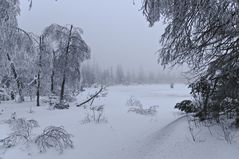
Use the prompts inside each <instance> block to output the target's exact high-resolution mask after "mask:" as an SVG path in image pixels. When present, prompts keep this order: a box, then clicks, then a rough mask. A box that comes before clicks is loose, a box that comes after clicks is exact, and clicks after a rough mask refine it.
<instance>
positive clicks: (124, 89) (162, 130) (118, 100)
mask: <svg viewBox="0 0 239 159" xmlns="http://www.w3.org/2000/svg"><path fill="white" fill-rule="evenodd" d="M93 92H94V91H93ZM131 96H134V97H135V98H137V99H139V100H140V101H141V102H142V104H143V105H144V106H145V107H147V106H151V105H159V108H158V113H157V114H156V115H155V116H143V115H139V114H135V113H133V112H128V109H129V106H127V105H126V102H127V100H128V99H129V98H130V97H131ZM84 98H85V95H82V94H81V95H79V96H78V102H79V101H82V100H83V99H84ZM185 98H190V96H189V90H188V89H187V87H186V86H185V85H179V84H178V85H175V88H174V89H171V88H170V87H169V85H141V86H114V87H109V88H108V95H107V97H106V98H102V99H100V100H97V101H96V103H99V104H105V114H104V116H105V117H106V118H107V121H108V122H107V123H101V124H94V123H88V124H82V120H83V119H84V118H85V111H84V110H83V108H79V107H76V106H75V104H76V103H72V104H71V107H70V109H69V110H49V109H48V107H47V106H41V107H35V106H34V104H35V103H32V102H26V103H21V104H16V103H14V102H10V103H9V102H5V103H1V105H0V110H3V111H2V115H0V120H1V121H2V120H6V119H9V117H10V115H11V114H12V113H13V112H16V113H17V116H18V117H24V118H27V119H35V120H37V121H39V124H40V128H37V129H35V130H34V134H39V133H40V132H41V131H42V130H43V129H44V128H45V127H46V126H50V125H55V126H64V128H65V129H66V130H67V131H68V132H69V133H71V134H72V135H73V138H72V140H73V142H74V148H73V149H68V150H66V151H64V153H63V154H59V153H58V152H56V151H54V150H50V151H48V152H47V153H39V151H38V150H37V149H36V147H34V146H32V145H30V146H28V147H26V146H25V145H19V146H17V147H15V148H13V149H9V150H7V151H5V152H4V151H0V158H1V157H2V158H4V159H13V158H19V159H28V158H29V159H41V158H44V159H52V158H58V159H75V158H84V159H161V158H162V159H173V158H182V159H183V158H186V159H187V158H188V159H189V158H190V159H191V158H208V159H213V158H215V159H217V158H219V157H221V159H223V158H225V157H226V155H228V154H229V153H230V154H231V158H232V159H233V158H235V157H234V156H239V151H238V150H239V149H238V147H237V145H236V144H232V145H228V144H226V143H225V141H222V140H218V139H216V138H213V137H210V136H208V139H207V140H206V141H205V142H198V143H194V142H192V139H191V138H190V134H189V132H188V125H187V121H186V119H185V118H184V117H183V115H181V114H180V113H179V112H178V111H176V110H174V109H173V107H174V105H175V103H176V102H179V101H181V100H183V99H185ZM31 107H32V108H31ZM30 108H31V109H32V110H33V111H34V113H29V110H30ZM8 133H9V128H8V127H7V125H6V124H3V123H1V124H0V138H3V137H5V136H6V135H7V134H8ZM202 136H203V134H202ZM203 137H204V136H203ZM198 149H200V151H198ZM222 150H223V151H222ZM224 151H226V153H223V152H224ZM210 152H216V153H214V154H211V155H207V154H206V153H210Z"/></svg>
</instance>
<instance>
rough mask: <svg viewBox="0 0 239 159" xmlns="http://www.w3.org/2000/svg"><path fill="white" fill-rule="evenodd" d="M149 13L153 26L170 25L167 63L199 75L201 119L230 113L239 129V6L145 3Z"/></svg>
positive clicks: (203, 1) (199, 0)
mask: <svg viewBox="0 0 239 159" xmlns="http://www.w3.org/2000/svg"><path fill="white" fill-rule="evenodd" d="M143 13H144V15H145V16H146V18H147V20H148V21H149V23H150V26H152V25H153V24H154V23H155V22H157V21H159V20H160V19H164V21H165V22H166V24H167V26H166V28H165V32H164V34H163V35H162V40H161V43H162V48H161V49H160V50H159V55H160V58H159V61H160V62H161V64H162V65H164V66H166V65H173V66H174V65H176V64H183V63H187V64H188V66H189V67H190V68H191V69H192V70H193V71H194V72H195V73H197V75H198V76H197V77H198V78H197V79H196V81H195V82H194V83H192V84H191V87H192V94H193V95H194V96H195V97H198V96H199V97H201V98H200V103H202V104H201V105H200V109H199V112H198V114H200V115H199V116H201V118H202V119H208V118H214V119H218V117H219V116H220V115H225V114H228V113H230V114H232V116H230V118H231V117H233V118H235V120H236V125H237V126H238V127H239V107H238V105H239V103H238V99H239V98H238V92H239V85H238V82H239V78H238V75H237V73H238V70H239V67H238V66H239V65H238V63H239V47H238V46H239V34H238V33H239V1H238V0H180V1H177V0H144V3H143ZM229 81H230V82H229Z"/></svg>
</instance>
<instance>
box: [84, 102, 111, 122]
mask: <svg viewBox="0 0 239 159" xmlns="http://www.w3.org/2000/svg"><path fill="white" fill-rule="evenodd" d="M91 122H93V123H97V124H99V123H106V122H107V119H106V118H105V117H104V105H97V106H90V107H89V109H88V110H87V112H86V117H85V118H84V120H83V121H82V123H83V124H86V123H91Z"/></svg>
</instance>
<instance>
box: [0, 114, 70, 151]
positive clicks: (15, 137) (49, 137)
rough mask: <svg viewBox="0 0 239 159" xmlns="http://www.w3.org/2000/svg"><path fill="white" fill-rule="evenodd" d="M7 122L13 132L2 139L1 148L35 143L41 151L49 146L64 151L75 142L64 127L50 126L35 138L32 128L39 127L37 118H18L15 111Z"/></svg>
mask: <svg viewBox="0 0 239 159" xmlns="http://www.w3.org/2000/svg"><path fill="white" fill-rule="evenodd" d="M5 123H7V124H9V126H10V128H11V130H12V133H10V134H9V135H8V136H7V137H6V138H4V139H0V148H3V149H7V148H11V147H14V146H16V145H18V144H20V143H22V144H33V143H35V144H37V146H38V148H39V150H40V152H45V151H46V150H47V149H49V148H55V149H56V150H57V151H59V152H60V153H62V152H63V151H64V149H66V148H73V142H72V140H71V139H70V138H71V135H70V134H69V133H68V132H67V131H66V130H65V129H64V128H63V127H56V126H49V127H47V128H45V129H44V131H43V133H42V134H40V135H38V136H37V137H36V138H35V139H34V136H33V134H32V129H33V128H36V127H39V124H38V122H37V121H36V120H26V119H24V118H16V113H13V114H12V116H11V118H10V119H9V120H6V121H5Z"/></svg>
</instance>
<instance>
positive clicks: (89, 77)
mask: <svg viewBox="0 0 239 159" xmlns="http://www.w3.org/2000/svg"><path fill="white" fill-rule="evenodd" d="M81 74H82V77H83V78H82V86H83V87H88V86H92V85H93V84H103V85H118V84H125V85H129V84H158V83H185V82H186V79H185V78H184V77H183V76H182V75H179V74H177V75H176V74H174V73H171V72H166V71H159V72H153V71H152V72H146V71H144V69H143V68H140V69H138V70H137V71H134V70H130V71H129V70H127V71H126V70H125V69H123V68H122V66H121V65H118V66H117V67H116V68H113V67H110V68H106V69H103V68H101V67H99V65H98V64H90V63H86V64H84V65H83V66H82V69H81Z"/></svg>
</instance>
